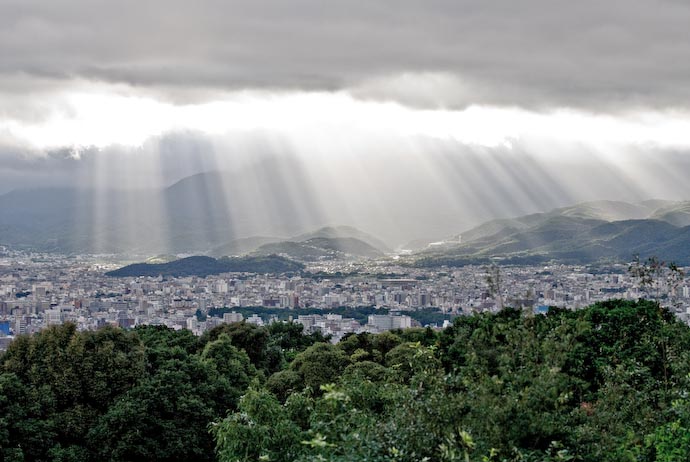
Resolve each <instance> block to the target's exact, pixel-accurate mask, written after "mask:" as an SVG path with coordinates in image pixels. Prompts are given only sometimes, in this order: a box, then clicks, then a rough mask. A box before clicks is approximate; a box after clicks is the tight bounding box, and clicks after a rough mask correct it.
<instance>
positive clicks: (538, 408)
mask: <svg viewBox="0 0 690 462" xmlns="http://www.w3.org/2000/svg"><path fill="white" fill-rule="evenodd" d="M689 374H690V329H688V327H687V326H686V325H684V324H681V323H680V322H679V321H677V319H676V318H675V317H674V316H673V315H672V314H671V313H670V312H668V311H667V310H665V309H663V308H661V307H660V306H659V305H658V304H657V303H656V302H654V301H645V300H641V301H638V302H632V301H621V300H617V301H609V302H604V303H597V304H595V305H593V306H591V307H588V308H585V309H582V310H578V311H570V310H565V309H557V308H555V309H551V310H550V311H549V312H548V314H546V315H544V316H541V315H539V316H534V315H528V314H526V313H523V312H522V311H521V310H515V309H510V308H507V309H504V310H502V311H500V312H498V313H493V314H490V313H484V314H479V315H475V316H467V317H459V318H457V319H455V321H454V322H453V324H452V325H451V326H450V327H449V328H447V329H445V330H444V331H442V332H436V331H434V330H432V329H409V330H399V331H395V332H387V333H384V334H368V333H362V334H352V335H348V336H346V337H345V338H344V339H343V340H342V341H341V342H340V343H339V344H337V345H332V344H331V343H328V342H325V341H324V339H323V337H321V336H319V335H305V334H304V333H303V331H302V327H301V326H300V325H292V324H274V325H272V326H269V327H257V326H253V325H249V324H246V323H236V324H230V325H223V326H219V327H218V328H216V329H213V330H211V331H209V332H207V333H206V334H204V336H202V337H201V338H196V337H194V336H193V335H192V334H191V333H190V332H188V331H184V330H182V331H174V330H171V329H167V328H164V327H141V328H137V329H134V330H130V331H124V330H121V329H116V328H104V329H101V330H98V331H94V332H77V330H76V328H75V326H74V325H72V324H66V325H63V326H57V327H51V328H49V329H46V330H44V331H43V332H41V333H39V334H37V335H34V336H31V337H29V336H22V337H19V338H17V339H16V340H15V341H14V342H13V343H12V344H11V345H10V347H9V349H8V351H7V352H6V353H5V354H4V355H3V356H2V358H0V459H2V460H8V461H84V462H92V461H93V462H95V461H101V460H105V461H139V460H158V461H170V462H172V461H187V460H199V461H211V460H219V461H221V462H226V461H228V462H229V461H232V462H235V461H255V460H267V461H284V462H288V461H297V462H311V461H338V462H340V461H343V462H344V461H358V460H362V461H364V460H366V461H372V462H379V461H381V462H383V461H386V462H388V461H410V462H412V461H415V462H416V461H423V460H427V461H432V460H434V461H436V460H438V461H465V462H467V461H471V462H479V461H481V462H491V461H493V462H518V461H523V462H532V461H533V462H536V461H545V462H553V461H580V462H595V461H605V462H606V461H610V462H614V461H615V462H618V461H643V462H652V461H664V462H667V461H676V460H688V458H690V399H689V396H690V394H689V392H690V375H689Z"/></svg>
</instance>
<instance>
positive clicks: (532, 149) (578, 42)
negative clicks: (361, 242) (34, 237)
mask: <svg viewBox="0 0 690 462" xmlns="http://www.w3.org/2000/svg"><path fill="white" fill-rule="evenodd" d="M687 24H690V5H689V4H687V3H685V2H681V1H675V0H656V1H634V2H623V1H611V2H605V3H601V2H595V1H582V2H565V1H556V2H554V1H546V0H528V1H526V2H520V3H515V2H481V3H477V2H470V1H430V2H423V3H419V2H413V1H395V2H393V1H376V2H371V1H351V2H329V3H328V4H324V3H323V2H318V1H315V0H298V1H294V2H275V1H253V2H236V1H229V2H227V1H224V2H220V1H209V2H204V3H203V4H199V3H189V2H185V1H181V0H179V1H178V0H173V1H165V2H163V1H160V0H156V1H150V2H146V3H144V4H142V3H141V2H129V1H125V2H117V3H112V2H105V1H88V2H87V1H84V0H69V1H50V2H49V1H46V0H30V1H4V2H2V3H0V58H1V59H0V193H5V192H8V191H11V190H14V189H24V188H36V187H44V186H79V187H86V188H95V189H101V190H107V189H111V188H120V189H131V190H139V189H142V188H162V187H164V186H169V185H171V184H173V183H175V182H176V181H179V180H180V179H182V178H186V177H188V176H191V175H194V174H197V173H201V172H209V171H230V172H233V174H234V175H236V176H237V177H239V178H244V179H246V178H251V177H252V175H255V176H256V175H258V173H259V172H261V175H259V176H256V178H259V177H260V178H262V181H268V182H271V183H275V184H283V185H284V186H283V187H284V188H286V191H287V192H285V194H284V196H285V197H286V198H287V199H286V202H284V203H282V205H281V207H283V208H288V209H294V210H295V214H298V213H307V212H305V211H304V210H301V209H304V208H306V207H312V208H318V209H319V210H309V211H308V212H309V214H312V215H318V216H320V217H323V220H324V221H325V222H329V223H342V224H352V225H360V226H362V227H363V228H365V229H366V230H367V231H370V232H371V231H375V230H376V229H377V228H379V227H380V228H382V229H383V230H384V231H383V232H382V234H391V235H392V233H393V230H394V229H395V228H400V227H403V226H410V223H411V222H414V221H415V220H417V221H420V222H427V223H428V224H429V229H430V230H431V229H439V228H443V226H440V225H442V224H444V223H443V222H444V220H447V219H448V218H447V217H448V216H453V217H455V218H453V220H455V221H454V222H453V223H456V222H457V223H459V224H458V225H457V226H461V224H462V226H464V227H465V229H466V228H467V227H469V226H471V225H474V224H477V223H478V222H480V221H482V220H485V219H489V218H493V217H501V216H516V215H520V214H522V213H528V212H534V211H543V210H548V209H550V208H552V207H555V206H562V205H567V204H573V203H577V202H580V201H587V200H597V199H607V200H629V201H633V202H634V201H637V200H643V199H648V198H663V199H672V200H683V199H690V186H689V185H688V184H687V182H686V181H685V179H686V178H687V177H688V174H690V162H689V160H690V89H689V87H688V86H687V85H686V83H687V82H688V81H689V77H690V59H688V58H690V40H689V39H690V32H688V28H687ZM276 166H278V167H276ZM285 166H290V167H289V168H287V167H285ZM264 170H269V171H271V175H272V176H267V175H264V173H263V171H264ZM293 183H299V185H295V184H293ZM275 184H274V185H266V184H260V185H257V186H256V188H251V189H252V191H251V197H242V198H241V200H242V201H243V203H250V202H252V203H255V204H261V203H262V202H263V203H267V202H269V201H270V200H272V199H270V198H269V195H275V194H276V191H274V189H275ZM291 189H293V190H294V189H299V191H302V192H303V191H312V194H313V200H310V201H309V203H308V204H304V203H300V204H295V203H292V202H290V201H289V199H290V197H294V198H296V200H298V199H299V198H300V197H302V196H299V195H298V194H296V193H295V194H292V193H290V191H289V190H291ZM293 192H294V191H293ZM233 194H235V195H234V196H233V195H231V194H230V193H229V192H228V193H227V194H226V196H227V197H225V198H223V200H222V201H219V204H221V205H219V206H225V207H231V205H229V204H231V203H232V202H233V201H236V200H238V199H237V193H236V192H235V193H233ZM291 194H292V196H291ZM247 195H249V193H247ZM299 200H302V199H299ZM400 201H408V203H409V204H410V206H409V211H408V212H405V211H404V210H405V209H404V208H401V207H400V206H399V204H398V205H395V204H396V203H397V202H400ZM302 202H304V201H303V200H302ZM147 206H148V207H154V208H155V207H157V205H156V204H155V203H151V204H147ZM96 207H98V206H96ZM102 207H106V205H102ZM261 212H262V210H261V208H260V207H259V208H258V209H257V214H259V213H261ZM161 213H162V212H161ZM405 214H408V215H410V216H404V217H403V216H401V215H405ZM295 216H297V215H295ZM436 221H437V222H436ZM453 226H455V225H453ZM459 231H462V229H458V232H459ZM418 232H419V233H423V229H422V227H420V229H419V230H418Z"/></svg>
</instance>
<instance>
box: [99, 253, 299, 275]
mask: <svg viewBox="0 0 690 462" xmlns="http://www.w3.org/2000/svg"><path fill="white" fill-rule="evenodd" d="M303 268H304V265H302V264H301V263H298V262H295V261H292V260H288V259H287V258H283V257H279V256H277V255H267V256H252V257H241V258H220V259H215V258H211V257H203V256H194V257H187V258H182V259H180V260H175V261H172V262H168V263H135V264H133V265H128V266H125V267H123V268H120V269H117V270H114V271H110V272H108V273H106V275H107V276H112V277H138V276H150V277H156V276H168V277H186V276H200V277H204V276H210V275H213V274H221V273H288V272H293V271H300V270H302V269H303Z"/></svg>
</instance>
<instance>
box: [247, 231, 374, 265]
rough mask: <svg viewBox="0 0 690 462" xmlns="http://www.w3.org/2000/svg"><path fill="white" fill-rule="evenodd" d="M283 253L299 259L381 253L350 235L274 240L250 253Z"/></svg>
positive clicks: (371, 255) (361, 256)
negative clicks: (303, 239)
mask: <svg viewBox="0 0 690 462" xmlns="http://www.w3.org/2000/svg"><path fill="white" fill-rule="evenodd" d="M272 254H277V255H284V256H286V257H288V258H292V259H295V260H300V261H315V260H350V259H357V258H377V257H382V256H383V253H382V252H381V251H380V250H378V249H376V248H374V247H372V246H371V245H369V244H367V243H366V242H364V241H362V240H359V239H355V238H351V237H332V238H327V237H313V238H310V239H307V240H305V241H300V242H293V241H284V242H274V243H269V244H265V245H263V246H261V247H259V248H258V249H257V250H256V251H254V252H253V254H252V255H272Z"/></svg>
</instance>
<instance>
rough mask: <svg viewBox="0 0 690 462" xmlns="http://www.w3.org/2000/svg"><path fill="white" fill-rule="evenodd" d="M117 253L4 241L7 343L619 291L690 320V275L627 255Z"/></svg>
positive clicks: (395, 318) (330, 330)
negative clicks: (147, 260)
mask: <svg viewBox="0 0 690 462" xmlns="http://www.w3.org/2000/svg"><path fill="white" fill-rule="evenodd" d="M112 258H113V257H112V256H110V259H112ZM108 260H109V258H108V256H87V255H84V256H62V255H56V254H44V253H30V252H20V251H11V250H7V249H5V250H4V251H3V252H2V258H1V259H0V347H2V348H5V347H6V346H7V345H8V344H9V342H11V341H12V339H13V338H14V336H16V335H21V334H31V333H35V332H38V331H40V330H41V329H44V328H45V327H48V326H50V325H58V324H62V323H65V322H72V323H75V324H76V326H77V328H78V329H79V330H89V329H98V328H100V327H103V326H105V325H112V326H117V327H121V328H133V327H136V326H141V325H162V326H167V327H169V328H171V329H188V330H190V331H192V332H193V333H194V334H195V335H201V334H203V333H204V332H205V331H207V330H210V329H212V328H214V327H216V326H218V325H220V324H222V323H231V322H240V321H245V322H247V323H251V324H256V325H265V324H269V323H272V322H293V323H299V324H301V325H303V326H304V331H305V332H307V333H310V332H315V331H319V332H321V333H322V334H323V335H327V336H330V338H331V341H332V342H338V341H339V340H341V339H342V338H343V337H344V336H345V335H346V334H349V333H362V332H370V333H378V332H383V331H386V330H391V329H401V328H409V327H430V328H432V329H441V328H443V327H446V326H448V325H449V324H450V323H451V322H452V320H453V319H454V318H455V317H457V316H466V315H472V314H475V313H484V312H496V311H498V310H499V309H502V308H503V307H513V308H517V309H521V310H526V311H528V312H531V313H536V314H545V313H546V312H547V311H548V310H549V308H550V307H560V308H566V309H578V308H582V307H586V306H589V305H591V304H593V303H595V302H599V301H603V300H610V299H625V300H637V299H639V298H652V299H658V300H659V301H661V302H662V304H664V305H665V306H667V307H668V308H669V309H671V310H672V311H673V312H674V313H675V314H676V315H677V316H678V318H679V319H681V320H683V321H685V322H687V321H688V320H689V319H690V283H688V282H686V281H684V280H682V279H676V280H670V279H669V278H668V277H667V276H664V277H663V278H660V279H658V280H655V281H653V283H654V287H653V288H652V287H645V286H644V284H642V282H641V280H640V278H638V277H635V276H634V275H633V274H631V271H629V266H628V265H625V264H615V265H610V266H603V267H598V266H596V267H595V266H584V265H581V266H575V265H565V264H552V265H546V266H545V265H540V266H500V267H499V266H494V267H487V266H476V265H469V266H465V267H460V268H444V267H441V268H434V269H422V268H412V267H409V266H401V265H400V264H399V263H398V261H397V260H396V259H392V258H389V259H384V260H361V261H357V262H312V263H311V264H309V265H308V266H307V268H306V269H305V271H303V272H301V273H298V274H284V275H269V274H252V273H225V274H220V275H215V276H208V277H197V276H193V277H165V278H164V277H162V276H159V277H121V278H117V277H112V276H107V275H105V273H106V272H108V271H109V270H112V269H114V268H117V267H118V265H117V264H115V263H112V262H108ZM681 271H682V269H681ZM491 274H494V277H497V278H498V279H499V284H498V285H497V287H495V288H494V287H492V285H491V284H490V283H489V282H488V281H489V276H490V275H491ZM680 274H682V273H680ZM361 307H368V308H370V309H371V314H369V315H368V316H367V318H366V322H360V321H358V320H356V319H353V318H352V317H348V316H347V315H345V316H343V314H336V313H334V312H333V310H334V309H338V308H339V309H341V310H342V309H344V308H351V309H355V308H361ZM266 308H268V309H271V310H270V314H267V313H266V310H265V309H266ZM240 309H241V310H240ZM252 309H254V310H255V311H254V312H253V311H252ZM305 309H309V310H310V312H309V314H303V313H304V310H305ZM238 310H240V311H242V312H241V313H240V312H238ZM420 312H424V313H426V314H427V315H428V314H429V313H431V314H432V315H433V316H432V317H431V319H432V320H433V322H427V323H425V322H424V320H425V319H427V320H428V319H429V316H425V317H422V318H421V319H422V322H420V320H418V319H417V314H418V313H420ZM242 313H244V314H242Z"/></svg>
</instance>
